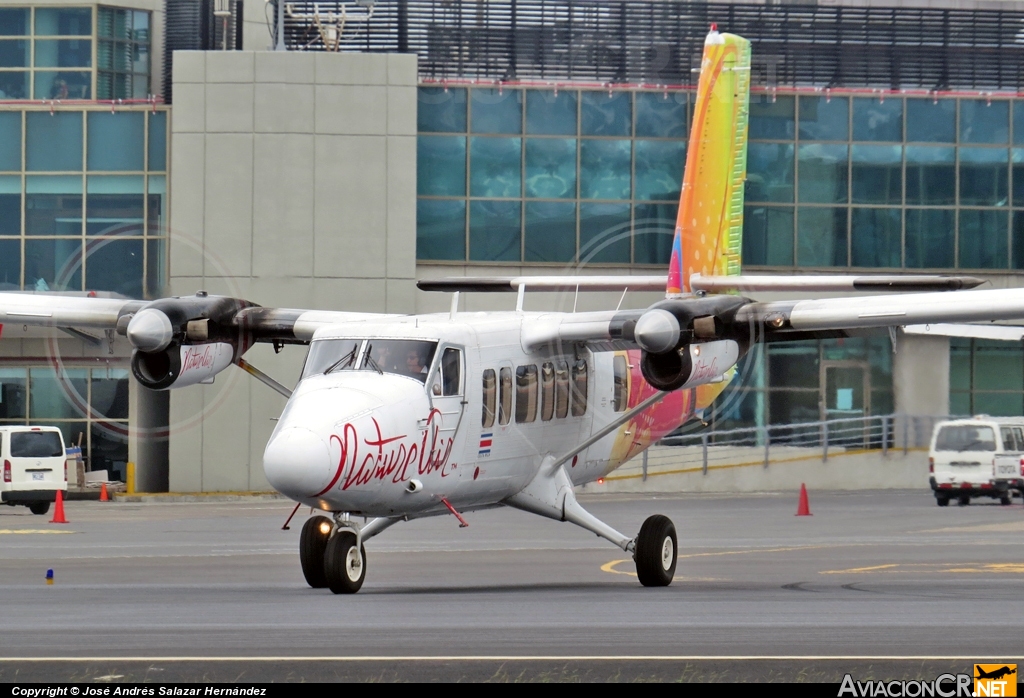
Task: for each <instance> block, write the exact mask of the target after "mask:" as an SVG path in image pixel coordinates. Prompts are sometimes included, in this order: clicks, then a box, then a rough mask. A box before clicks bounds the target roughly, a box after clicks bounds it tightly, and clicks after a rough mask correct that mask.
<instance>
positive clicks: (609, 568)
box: [601, 543, 866, 581]
mask: <svg viewBox="0 0 1024 698" xmlns="http://www.w3.org/2000/svg"><path fill="white" fill-rule="evenodd" d="M859 545H866V543H853V544H851V546H835V545H795V546H792V547H788V548H750V549H746V550H720V551H718V552H714V553H688V554H686V555H677V556H676V559H677V560H685V559H688V558H694V557H719V556H721V555H750V554H753V553H785V552H790V551H793V550H818V549H821V548H835V547H852V546H859ZM623 562H632V560H631V559H628V558H627V559H625V560H610V561H609V562H606V563H604V564H603V565H601V571H602V572H610V573H611V574H625V575H628V576H630V577H635V576H636V572H624V571H622V570H617V569H615V568H616V567H618V566H619V565H621V564H622V563H623ZM680 579H690V578H683V577H680ZM692 579H693V580H697V581H716V580H713V579H707V580H703V579H698V578H696V577H694V578H692Z"/></svg>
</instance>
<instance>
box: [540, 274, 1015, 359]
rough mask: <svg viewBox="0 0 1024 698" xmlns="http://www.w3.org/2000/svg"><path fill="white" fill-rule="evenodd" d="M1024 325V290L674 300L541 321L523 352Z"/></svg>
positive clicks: (975, 333) (962, 332) (999, 334)
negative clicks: (569, 345)
mask: <svg viewBox="0 0 1024 698" xmlns="http://www.w3.org/2000/svg"><path fill="white" fill-rule="evenodd" d="M670 316H671V317H670ZM1020 319H1024V289H1009V290H1007V289H991V290H983V291H956V292H932V293H919V294H912V295H907V294H902V293H893V294H884V295H872V296H860V297H854V298H849V297H846V298H827V299H812V300H796V301H773V302H764V303H762V302H756V301H751V300H749V299H747V298H743V297H741V296H731V295H717V296H715V295H708V296H703V297H701V296H690V297H683V298H675V299H668V300H665V301H661V302H659V303H655V304H654V305H653V306H651V307H650V308H646V309H642V310H625V311H604V312H596V313H572V314H557V313H552V314H550V315H541V316H538V317H537V318H535V319H532V320H531V321H530V322H529V323H528V324H527V325H525V326H524V328H523V346H524V348H526V349H535V348H539V347H542V346H545V345H552V344H556V343H572V342H583V343H587V344H589V345H591V346H592V347H593V348H595V349H601V348H604V349H624V348H635V347H639V348H642V349H647V350H650V351H655V352H656V353H660V352H663V351H665V350H666V349H665V347H669V346H672V347H674V346H677V344H678V343H680V342H682V343H691V342H701V341H712V340H715V339H725V338H732V339H738V340H741V341H747V342H749V341H768V342H777V341H792V340H797V339H813V338H827V337H843V336H850V335H852V334H857V333H859V332H862V331H866V330H871V329H873V328H874V329H878V328H886V327H906V326H910V328H909V330H908V333H910V334H934V335H943V336H961V337H981V338H989V339H1018V340H1019V339H1021V338H1024V328H1015V327H1008V326H984V325H963V324H956V323H972V322H974V323H977V322H985V321H995V320H1020ZM925 325H928V326H929V329H928V330H927V331H925V330H924V329H923V328H924V326H925Z"/></svg>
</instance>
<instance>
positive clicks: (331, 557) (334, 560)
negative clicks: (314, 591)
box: [324, 531, 366, 594]
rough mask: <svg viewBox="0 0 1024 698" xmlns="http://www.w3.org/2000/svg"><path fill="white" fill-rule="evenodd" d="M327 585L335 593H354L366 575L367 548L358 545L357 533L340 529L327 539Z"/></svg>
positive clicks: (325, 567) (325, 559) (325, 565)
mask: <svg viewBox="0 0 1024 698" xmlns="http://www.w3.org/2000/svg"><path fill="white" fill-rule="evenodd" d="M324 574H325V576H326V577H327V586H328V587H329V588H330V590H331V591H333V592H334V593H335V594H354V593H356V592H357V591H359V589H360V587H362V586H363V579H364V578H365V577H366V549H365V548H363V546H361V545H360V546H357V545H356V534H354V533H352V532H351V531H339V532H338V533H336V534H335V535H334V537H333V538H331V539H330V540H329V541H327V550H326V551H325V552H324Z"/></svg>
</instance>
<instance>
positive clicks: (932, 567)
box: [818, 562, 1024, 574]
mask: <svg viewBox="0 0 1024 698" xmlns="http://www.w3.org/2000/svg"><path fill="white" fill-rule="evenodd" d="M882 571H884V572H891V573H896V574H907V573H910V572H945V573H951V574H985V573H986V572H996V573H1000V574H1024V562H976V563H966V565H965V563H962V562H941V563H940V562H907V563H893V564H888V565H875V566H873V567H851V568H849V569H845V570H822V571H821V572H819V573H818V574H864V573H867V572H882Z"/></svg>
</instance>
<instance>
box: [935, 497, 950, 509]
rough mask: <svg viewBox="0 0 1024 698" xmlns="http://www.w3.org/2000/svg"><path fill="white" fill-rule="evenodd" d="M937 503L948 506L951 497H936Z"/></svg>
mask: <svg viewBox="0 0 1024 698" xmlns="http://www.w3.org/2000/svg"><path fill="white" fill-rule="evenodd" d="M935 503H936V504H938V505H939V506H940V507H948V506H949V497H936V498H935Z"/></svg>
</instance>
